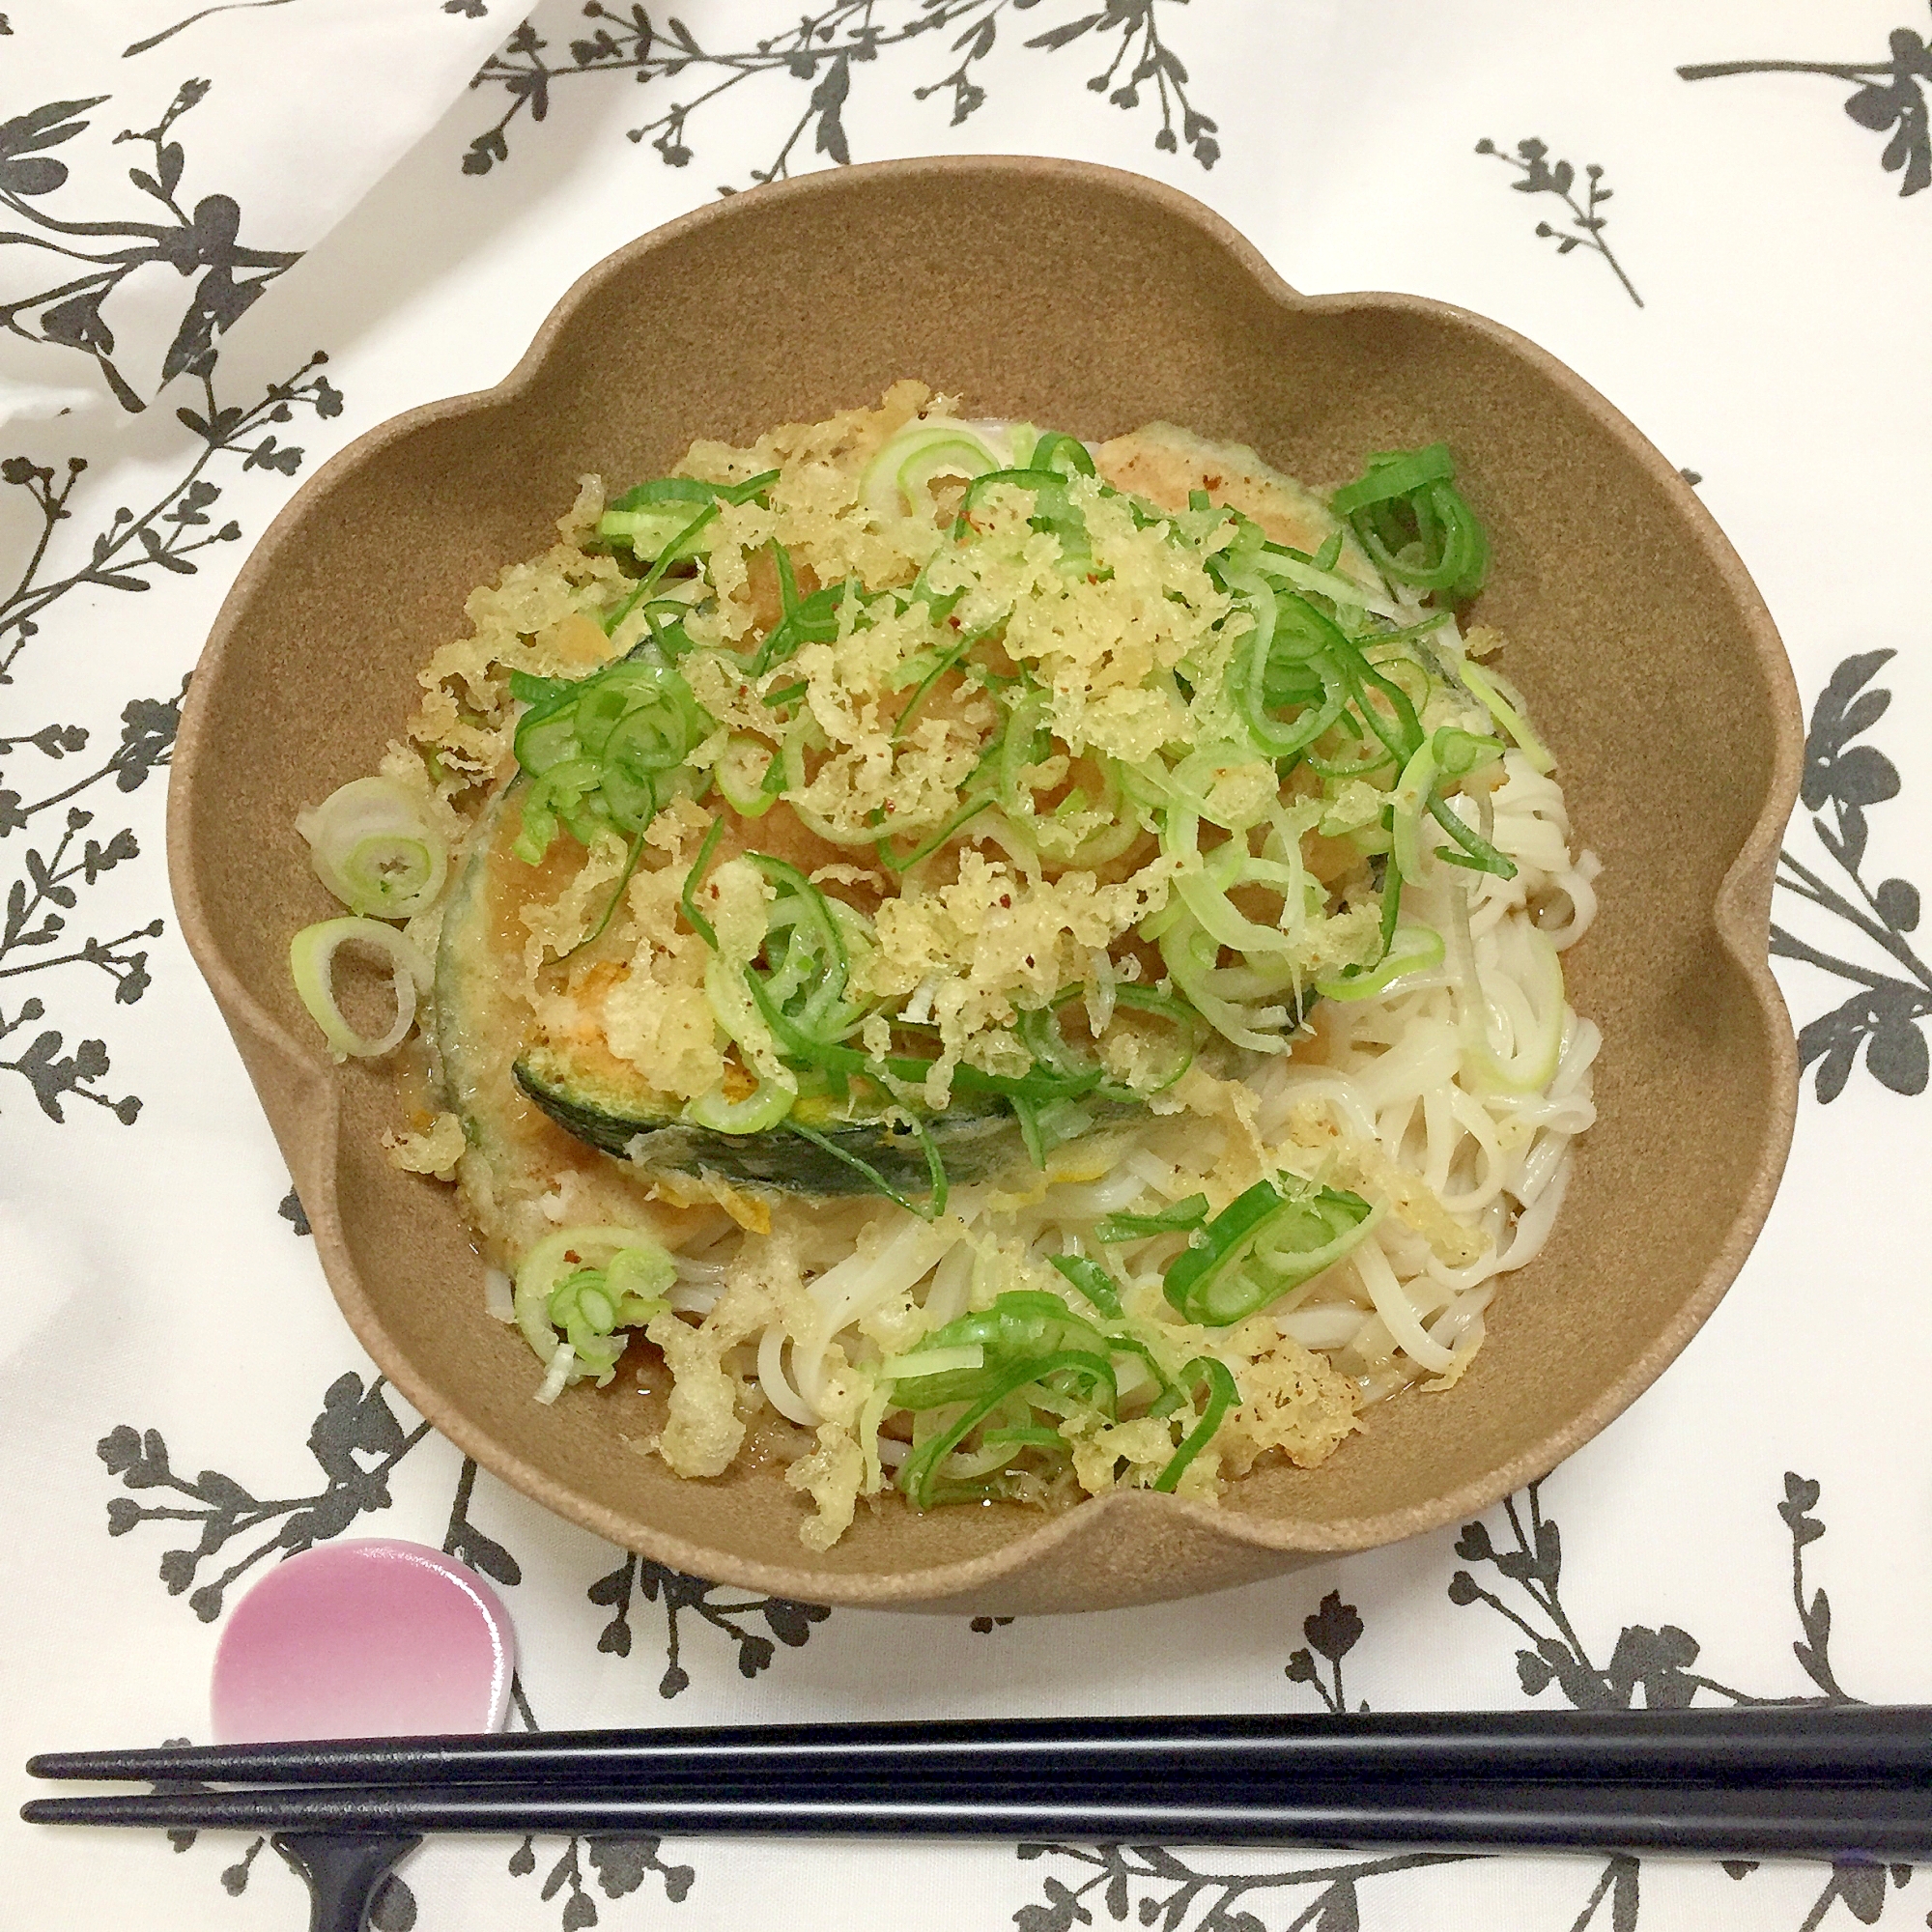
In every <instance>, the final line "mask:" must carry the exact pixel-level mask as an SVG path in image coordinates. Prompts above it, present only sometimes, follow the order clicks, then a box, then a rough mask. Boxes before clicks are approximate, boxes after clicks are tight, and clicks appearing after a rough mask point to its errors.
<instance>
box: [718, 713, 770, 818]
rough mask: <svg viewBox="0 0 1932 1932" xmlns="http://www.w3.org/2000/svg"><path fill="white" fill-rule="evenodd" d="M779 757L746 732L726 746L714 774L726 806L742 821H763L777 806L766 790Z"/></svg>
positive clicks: (726, 741) (735, 736) (731, 737)
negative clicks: (743, 819) (758, 819)
mask: <svg viewBox="0 0 1932 1932" xmlns="http://www.w3.org/2000/svg"><path fill="white" fill-rule="evenodd" d="M777 755H778V754H777V753H776V752H774V751H773V749H772V748H771V746H769V745H768V744H766V743H765V741H764V740H763V739H762V738H754V737H753V736H752V735H751V734H750V732H747V731H734V732H733V733H732V734H731V736H730V737H729V738H727V739H726V740H725V750H724V751H723V753H720V755H719V759H718V762H717V763H716V764H715V765H714V766H712V768H711V769H712V772H713V774H714V776H715V777H716V778H717V780H718V789H719V790H720V791H721V792H723V793H724V794H725V804H726V805H728V806H729V807H730V808H731V810H733V811H735V812H736V813H737V814H738V815H739V817H741V818H762V817H763V816H764V815H765V813H766V812H768V811H769V810H771V809H772V807H773V806H774V805H775V804H776V803H777V802H778V801H777V798H776V796H775V794H774V793H772V792H771V791H769V790H767V789H766V786H765V781H766V780H767V779H768V778H769V777H770V776H771V771H772V765H773V763H774V761H775V760H776V758H777Z"/></svg>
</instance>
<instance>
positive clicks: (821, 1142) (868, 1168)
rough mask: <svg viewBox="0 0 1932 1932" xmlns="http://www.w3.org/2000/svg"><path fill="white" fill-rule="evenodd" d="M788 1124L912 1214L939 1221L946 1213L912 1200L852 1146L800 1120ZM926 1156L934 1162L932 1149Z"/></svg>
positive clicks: (796, 1132) (928, 1141)
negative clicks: (851, 1148)
mask: <svg viewBox="0 0 1932 1932" xmlns="http://www.w3.org/2000/svg"><path fill="white" fill-rule="evenodd" d="M785 1125H786V1127H787V1128H788V1129H789V1130H790V1131H791V1132H792V1133H795V1134H796V1135H798V1137H799V1138H800V1139H801V1140H807V1141H810V1143H811V1144H812V1146H813V1147H815V1148H818V1149H821V1150H822V1151H824V1152H826V1153H829V1154H830V1155H831V1156H832V1158H833V1159H834V1160H837V1161H842V1162H843V1163H844V1164H845V1166H847V1167H849V1168H850V1169H851V1170H852V1172H853V1173H854V1174H856V1175H857V1176H858V1177H859V1178H860V1179H862V1180H863V1181H864V1182H865V1183H866V1185H867V1187H869V1188H870V1189H871V1190H872V1192H873V1193H874V1194H883V1195H884V1196H885V1197H886V1199H887V1200H888V1201H891V1202H894V1203H895V1204H896V1205H897V1206H898V1207H901V1208H904V1209H905V1210H906V1212H907V1213H908V1214H917V1215H918V1216H919V1218H920V1219H921V1220H922V1221H936V1220H938V1219H939V1217H940V1215H941V1214H942V1213H944V1212H945V1208H944V1206H943V1205H941V1206H939V1207H934V1206H933V1205H932V1204H931V1203H927V1205H926V1206H924V1207H923V1208H922V1207H921V1206H920V1205H919V1203H918V1202H916V1201H911V1200H908V1199H907V1197H906V1196H905V1195H903V1194H901V1193H900V1192H899V1191H898V1189H897V1188H896V1187H895V1186H894V1185H893V1183H892V1182H891V1181H890V1180H888V1179H886V1177H885V1176H884V1175H883V1174H881V1173H880V1172H879V1170H878V1169H877V1168H876V1167H874V1166H873V1165H872V1163H871V1162H870V1161H868V1160H862V1159H861V1158H860V1157H859V1155H857V1154H856V1153H853V1152H852V1151H850V1150H849V1149H847V1148H842V1147H840V1146H839V1145H838V1142H837V1141H835V1140H828V1139H827V1138H826V1136H825V1135H823V1134H821V1133H819V1132H817V1131H816V1130H815V1129H814V1128H811V1127H808V1126H806V1125H805V1124H804V1123H803V1122H799V1121H787V1122H785ZM925 1145H926V1147H927V1149H928V1150H930V1148H931V1145H932V1138H931V1136H930V1135H929V1134H928V1135H927V1136H926V1137H925ZM926 1158H927V1162H928V1164H930V1161H931V1158H932V1156H931V1153H930V1151H928V1153H927V1156H926ZM942 1179H943V1171H942ZM933 1191H934V1192H935V1194H936V1193H938V1191H939V1189H938V1186H937V1185H935V1187H934V1190H933Z"/></svg>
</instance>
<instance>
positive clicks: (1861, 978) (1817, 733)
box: [1771, 650, 1932, 1101]
mask: <svg viewBox="0 0 1932 1932" xmlns="http://www.w3.org/2000/svg"><path fill="white" fill-rule="evenodd" d="M1891 657H1892V653H1891V652H1890V651H1889V650H1879V651H1863V652H1861V653H1860V654H1859V655H1858V656H1856V657H1849V658H1846V659H1845V660H1844V662H1843V663H1842V664H1840V665H1839V666H1838V668H1837V669H1835V670H1834V671H1833V673H1832V676H1831V681H1830V682H1829V683H1828V684H1827V685H1826V686H1825V689H1824V690H1823V691H1822V692H1821V693H1820V694H1819V696H1818V701H1817V703H1816V705H1815V706H1813V708H1812V712H1811V725H1810V729H1809V730H1808V731H1807V733H1806V734H1805V739H1804V780H1803V781H1802V782H1801V785H1800V788H1799V800H1800V803H1801V804H1802V805H1803V806H1804V809H1805V810H1807V811H1809V812H1810V813H1811V830H1812V832H1813V834H1814V835H1815V836H1816V838H1817V840H1818V843H1819V844H1820V845H1822V846H1823V847H1824V848H1825V851H1826V854H1827V855H1828V856H1829V857H1830V859H1831V860H1832V862H1833V865H1834V866H1835V867H1837V869H1838V871H1839V872H1840V873H1841V874H1842V875H1843V876H1844V878H1845V880H1846V881H1848V882H1849V886H1850V891H1849V892H1846V891H1841V890H1839V888H1838V887H1836V886H1834V885H1833V884H1832V883H1831V882H1830V881H1829V880H1828V879H1827V878H1825V877H1824V876H1823V875H1822V874H1821V873H1820V872H1818V871H1817V870H1815V869H1814V868H1813V867H1810V866H1807V865H1806V864H1805V863H1804V861H1803V860H1802V859H1800V858H1799V857H1798V856H1797V855H1796V854H1795V853H1793V852H1791V851H1788V850H1787V851H1783V852H1780V853H1779V854H1778V872H1777V883H1778V885H1779V886H1781V887H1782V888H1783V889H1784V890H1785V891H1786V892H1788V893H1790V894H1791V895H1793V897H1795V898H1799V899H1803V900H1804V901H1806V902H1808V903H1809V904H1811V905H1815V906H1818V907H1821V908H1822V909H1823V910H1824V911H1826V912H1829V913H1831V914H1832V915H1833V917H1834V918H1836V919H1838V920H1840V921H1841V922H1843V923H1844V924H1845V925H1847V926H1849V927H1851V928H1852V930H1853V931H1856V932H1858V933H1861V934H1862V935H1863V936H1864V938H1865V939H1866V940H1867V941H1868V942H1870V944H1871V945H1872V946H1873V947H1875V948H1876V949H1877V950H1878V952H1880V953H1882V954H1884V955H1885V957H1886V959H1887V961H1888V962H1889V967H1890V968H1892V969H1897V970H1888V968H1887V967H1882V966H1876V965H1864V964H1861V963H1860V962H1858V961H1856V960H1852V959H1845V958H1840V957H1839V956H1837V955H1836V954H1835V953H1832V952H1825V951H1824V950H1823V949H1822V948H1820V947H1817V946H1814V945H1812V944H1811V943H1810V942H1808V941H1806V940H1804V939H1801V938H1799V937H1798V936H1797V935H1796V934H1794V933H1791V932H1787V931H1785V930H1784V929H1783V928H1782V927H1780V926H1776V925H1774V926H1773V927H1772V929H1771V951H1772V953H1773V956H1774V957H1776V958H1780V959H1800V960H1803V961H1804V963H1805V964H1806V965H1809V966H1816V967H1818V968H1820V969H1821V970H1822V971H1824V972H1826V973H1830V974H1832V975H1833V977H1834V978H1836V979H1839V980H1848V981H1849V982H1850V983H1851V984H1852V985H1854V986H1856V987H1858V988H1859V990H1858V991H1857V992H1855V993H1854V994H1853V995H1852V997H1851V998H1850V999H1849V1000H1847V1001H1846V1002H1845V1003H1844V1005H1842V1006H1840V1007H1836V1008H1834V1009H1833V1010H1832V1011H1831V1012H1828V1013H1825V1014H1822V1015H1821V1016H1820V1017H1819V1018H1817V1019H1815V1020H1812V1021H1810V1022H1809V1023H1808V1024H1807V1025H1806V1026H1804V1028H1803V1029H1802V1030H1801V1031H1800V1033H1799V1036H1798V1059H1799V1065H1800V1066H1801V1068H1805V1067H1809V1066H1811V1065H1813V1064H1814V1063H1815V1065H1816V1066H1817V1069H1818V1070H1817V1073H1816V1075H1815V1077H1814V1082H1813V1089H1814V1091H1815V1093H1816V1094H1817V1095H1818V1098H1819V1099H1820V1100H1825V1101H1830V1100H1835V1099H1836V1098H1837V1097H1838V1095H1839V1094H1842V1093H1843V1092H1844V1090H1845V1083H1846V1082H1847V1081H1848V1080H1849V1079H1850V1078H1851V1075H1852V1069H1853V1067H1854V1066H1855V1065H1857V1064H1858V1059H1859V1055H1860V1053H1861V1051H1862V1052H1863V1054H1864V1063H1865V1070H1866V1071H1867V1072H1869V1073H1870V1074H1871V1075H1872V1077H1873V1078H1874V1079H1876V1080H1877V1081H1878V1082H1879V1083H1880V1084H1881V1085H1882V1086H1885V1087H1889V1089H1890V1090H1891V1091H1892V1092H1893V1093H1894V1094H1922V1093H1924V1091H1925V1087H1926V1077H1927V1073H1928V1071H1932V1066H1929V1065H1928V1056H1927V1052H1926V1045H1925V1036H1924V1034H1923V1033H1921V1032H1920V1031H1919V1022H1920V1021H1922V1020H1923V1019H1924V1018H1925V1016H1926V1015H1927V1014H1928V1013H1932V968H1928V967H1927V965H1926V962H1925V960H1924V959H1923V957H1922V956H1921V955H1920V954H1919V952H1918V949H1917V947H1915V946H1914V945H1913V943H1912V939H1911V935H1912V934H1913V933H1914V932H1916V931H1917V930H1918V917H1919V895H1918V887H1917V886H1915V885H1912V884H1911V883H1910V882H1909V881H1907V880H1905V879H1883V880H1881V881H1880V882H1879V883H1878V885H1877V886H1870V885H1867V884H1866V882H1865V878H1864V872H1863V867H1864V860H1865V846H1866V840H1867V838H1868V837H1869V834H1870V827H1869V825H1868V823H1867V820H1866V813H1867V812H1868V811H1869V810H1870V809H1871V808H1872V807H1873V806H1875V805H1883V804H1884V803H1885V802H1886V801H1887V800H1889V799H1893V798H1896V797H1897V796H1898V792H1899V776H1898V767H1897V766H1896V765H1894V764H1893V763H1892V761H1891V760H1890V759H1889V757H1887V756H1886V755H1885V753H1883V752H1881V751H1879V750H1878V749H1877V747H1875V746H1872V745H1861V744H1857V743H1854V740H1856V739H1858V738H1860V737H1861V736H1862V735H1863V734H1864V733H1865V732H1867V731H1869V730H1870V729H1871V727H1872V726H1873V725H1876V724H1877V723H1878V721H1879V720H1880V719H1881V718H1883V717H1884V716H1885V714H1886V712H1887V711H1888V710H1889V707H1890V704H1891V693H1890V692H1889V691H1881V690H1876V689H1867V686H1869V685H1870V684H1871V681H1872V679H1873V678H1874V677H1876V676H1877V675H1878V673H1879V671H1880V669H1881V668H1883V667H1884V666H1885V665H1886V664H1887V663H1888V662H1889V660H1890V658H1891Z"/></svg>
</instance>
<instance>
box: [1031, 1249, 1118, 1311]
mask: <svg viewBox="0 0 1932 1932" xmlns="http://www.w3.org/2000/svg"><path fill="white" fill-rule="evenodd" d="M1046 1259H1047V1264H1048V1265H1049V1266H1051V1267H1054V1268H1057V1269H1058V1270H1059V1271H1060V1272H1061V1273H1062V1274H1064V1275H1065V1277H1066V1279H1067V1280H1068V1281H1070V1282H1071V1283H1072V1284H1073V1286H1074V1287H1075V1288H1077V1289H1078V1290H1079V1291H1080V1293H1082V1294H1084V1295H1085V1296H1086V1297H1087V1299H1088V1300H1089V1301H1091V1302H1092V1303H1093V1304H1094V1307H1095V1308H1097V1309H1098V1310H1099V1311H1100V1313H1101V1314H1102V1315H1118V1314H1120V1312H1121V1291H1120V1288H1119V1286H1118V1285H1117V1284H1116V1282H1115V1280H1114V1277H1113V1276H1112V1275H1110V1274H1109V1273H1108V1272H1107V1270H1106V1269H1105V1268H1103V1267H1102V1266H1101V1265H1100V1264H1099V1263H1098V1262H1096V1261H1090V1260H1089V1259H1088V1258H1087V1257H1086V1256H1085V1255H1048V1256H1047V1258H1046Z"/></svg>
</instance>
